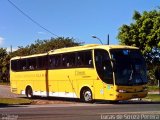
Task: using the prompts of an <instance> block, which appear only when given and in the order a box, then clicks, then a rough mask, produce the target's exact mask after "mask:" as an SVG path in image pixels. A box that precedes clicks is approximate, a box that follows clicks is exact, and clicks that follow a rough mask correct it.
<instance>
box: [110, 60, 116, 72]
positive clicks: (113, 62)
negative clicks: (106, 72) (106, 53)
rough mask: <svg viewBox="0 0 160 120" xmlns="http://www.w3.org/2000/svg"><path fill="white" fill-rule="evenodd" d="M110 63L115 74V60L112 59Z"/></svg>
mask: <svg viewBox="0 0 160 120" xmlns="http://www.w3.org/2000/svg"><path fill="white" fill-rule="evenodd" d="M111 62H112V65H113V72H115V71H116V60H115V59H114V58H111Z"/></svg>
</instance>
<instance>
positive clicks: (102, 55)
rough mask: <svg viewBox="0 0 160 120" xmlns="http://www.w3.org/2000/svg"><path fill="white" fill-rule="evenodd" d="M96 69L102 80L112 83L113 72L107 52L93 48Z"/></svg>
mask: <svg viewBox="0 0 160 120" xmlns="http://www.w3.org/2000/svg"><path fill="white" fill-rule="evenodd" d="M94 56H95V65H96V70H97V73H98V75H99V77H100V78H101V80H102V81H104V82H106V83H108V84H113V72H112V67H111V61H110V57H109V54H108V52H107V51H106V50H101V49H98V50H95V52H94Z"/></svg>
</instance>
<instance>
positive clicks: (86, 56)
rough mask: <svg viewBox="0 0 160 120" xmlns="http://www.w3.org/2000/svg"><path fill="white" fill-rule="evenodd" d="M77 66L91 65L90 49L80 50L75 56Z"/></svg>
mask: <svg viewBox="0 0 160 120" xmlns="http://www.w3.org/2000/svg"><path fill="white" fill-rule="evenodd" d="M76 61H77V63H76V64H77V67H93V61H92V51H91V50H88V51H80V52H78V53H77V57H76Z"/></svg>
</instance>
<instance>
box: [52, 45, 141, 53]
mask: <svg viewBox="0 0 160 120" xmlns="http://www.w3.org/2000/svg"><path fill="white" fill-rule="evenodd" d="M93 48H102V49H107V50H109V49H138V48H137V47H132V46H126V45H100V44H87V45H83V46H75V47H67V48H61V49H55V50H51V51H49V54H52V53H53V54H54V53H63V52H72V51H79V50H87V49H93Z"/></svg>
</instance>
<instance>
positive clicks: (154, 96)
mask: <svg viewBox="0 0 160 120" xmlns="http://www.w3.org/2000/svg"><path fill="white" fill-rule="evenodd" d="M145 99H149V100H151V101H154V102H160V95H159V94H148V95H147V97H146V98H145Z"/></svg>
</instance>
